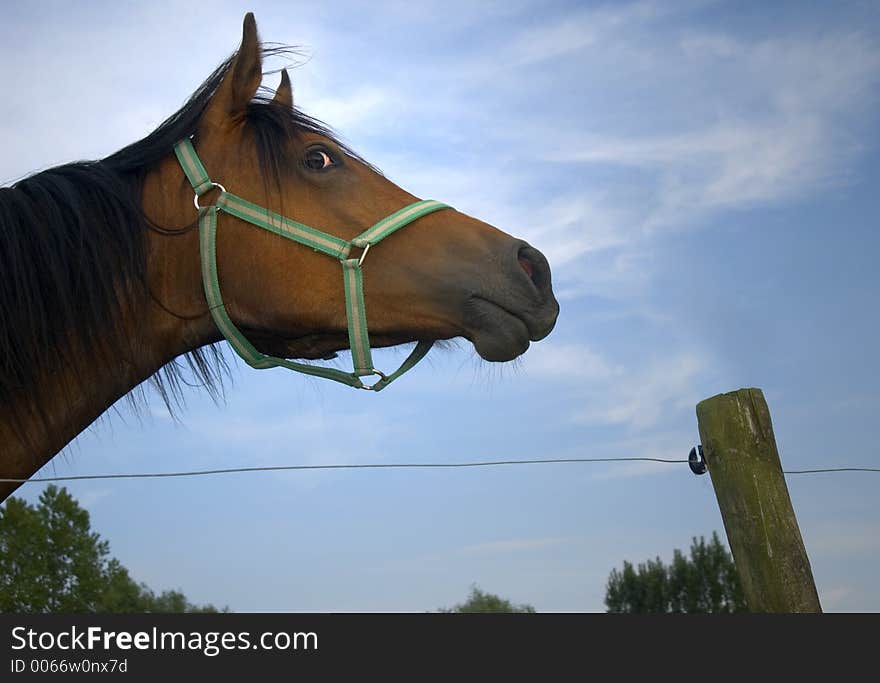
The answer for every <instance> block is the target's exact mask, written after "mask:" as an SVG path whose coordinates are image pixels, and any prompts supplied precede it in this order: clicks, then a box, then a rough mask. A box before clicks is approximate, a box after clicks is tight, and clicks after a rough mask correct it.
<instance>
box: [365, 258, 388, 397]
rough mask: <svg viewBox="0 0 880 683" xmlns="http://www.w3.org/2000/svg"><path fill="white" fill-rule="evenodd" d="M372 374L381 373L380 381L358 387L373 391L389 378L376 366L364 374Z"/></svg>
mask: <svg viewBox="0 0 880 683" xmlns="http://www.w3.org/2000/svg"><path fill="white" fill-rule="evenodd" d="M364 253H366V252H364ZM361 258H363V257H361ZM370 375H379V377H380V379H379V381H378V382H373V384H362V385H361V386H359V387H358V389H364V390H366V391H372V390H373V389H374V388H375V387H376V385H377V384H378V383H379V382H384V381H385V380H387V379H388V377H387V376H386V375H385V373H384V372H382V371H381V370H377V369H376V368H373V372H371V373H370V374H369V375H364V377H369V376H370Z"/></svg>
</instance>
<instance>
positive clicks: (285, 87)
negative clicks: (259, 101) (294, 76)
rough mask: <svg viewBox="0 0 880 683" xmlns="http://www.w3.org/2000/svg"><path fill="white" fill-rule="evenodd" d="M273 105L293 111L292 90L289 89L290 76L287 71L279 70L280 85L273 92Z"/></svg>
mask: <svg viewBox="0 0 880 683" xmlns="http://www.w3.org/2000/svg"><path fill="white" fill-rule="evenodd" d="M272 101H273V102H274V103H275V104H278V105H281V106H282V107H287V108H288V109H293V89H292V88H291V87H290V76H289V75H288V74H287V69H281V85H279V86H278V90H276V91H275V97H273V98H272Z"/></svg>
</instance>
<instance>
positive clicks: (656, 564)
mask: <svg viewBox="0 0 880 683" xmlns="http://www.w3.org/2000/svg"><path fill="white" fill-rule="evenodd" d="M605 606H606V607H607V608H608V611H609V612H626V613H647V612H689V613H709V612H745V611H747V610H748V607H747V605H746V601H745V596H744V595H743V591H742V587H741V586H740V583H739V576H738V575H737V573H736V565H734V563H733V558H732V557H731V556H730V553H728V552H727V549H726V548H725V547H724V546H723V545H722V543H721V539H719V538H718V534H717V533H713V534H712V540H711V541H709V543H706V541H705V539H704V538H703V537H702V536H701V537H700V539H699V540H697V539H696V538H694V539H693V543H692V544H691V551H690V558H688V557H685V556H684V554H683V553H682V552H681V551H680V550H675V552H674V554H673V558H672V564H671V565H669V566H668V567H667V566H666V565H664V564H663V562H662V561H661V560H660V558H659V557H658V558H657V559H655V560H648V561H647V562H644V563H641V564H639V566H638V568H637V569H636V568H634V567H633V565H632V564H631V563H629V562H626V561H625V562H624V563H623V570H622V571H618V570H617V569H613V570H612V571H611V575H610V576H609V577H608V586H607V589H606V593H605Z"/></svg>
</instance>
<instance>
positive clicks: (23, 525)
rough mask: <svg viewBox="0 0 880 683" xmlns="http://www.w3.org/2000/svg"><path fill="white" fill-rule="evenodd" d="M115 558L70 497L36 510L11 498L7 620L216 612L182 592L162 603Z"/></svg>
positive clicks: (0, 530) (2, 545)
mask: <svg viewBox="0 0 880 683" xmlns="http://www.w3.org/2000/svg"><path fill="white" fill-rule="evenodd" d="M109 554H110V548H109V544H108V543H107V541H104V540H101V537H100V536H99V535H98V534H97V533H94V532H92V530H91V524H90V522H89V513H88V511H86V510H84V509H82V508H81V507H80V506H79V504H78V503H77V502H76V500H74V498H73V497H72V496H71V495H70V494H69V493H68V492H67V489H64V488H62V489H58V488H57V487H55V486H49V487H47V488H46V490H45V491H43V493H42V495H41V496H40V500H39V503H38V504H37V505H36V506H32V505H29V504H28V503H26V502H25V501H23V500H21V499H19V498H15V497H12V498H10V499H9V500H7V501H6V504H5V506H4V507H3V508H2V509H0V612H6V613H9V612H15V613H19V614H39V613H71V612H79V613H84V612H216V611H217V610H216V608H214V607H213V606H212V605H206V606H203V607H199V606H196V605H193V604H191V603H189V602H188V601H187V600H186V597H185V596H184V595H183V594H182V593H180V592H177V591H165V592H163V593H161V594H159V595H155V594H154V593H153V592H152V591H151V590H150V589H149V588H147V587H146V586H145V585H144V584H138V583H136V582H135V581H134V580H133V579H132V578H131V576H130V575H129V573H128V570H127V569H126V568H125V567H123V566H122V565H121V564H120V563H119V561H118V560H116V559H115V558H111V557H108V556H109Z"/></svg>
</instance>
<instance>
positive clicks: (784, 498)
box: [697, 389, 822, 612]
mask: <svg viewBox="0 0 880 683" xmlns="http://www.w3.org/2000/svg"><path fill="white" fill-rule="evenodd" d="M697 423H698V425H699V429H700V439H701V441H702V444H703V455H704V457H705V459H706V465H707V467H708V469H709V475H710V477H711V478H712V486H713V487H714V488H715V496H716V497H717V498H718V507H719V508H721V517H722V519H723V520H724V528H725V530H726V531H727V540H728V542H729V543H730V549H731V552H732V553H733V559H734V561H735V562H736V567H737V571H738V572H739V576H740V580H741V582H742V586H743V591H744V592H745V597H746V601H747V602H748V605H749V609H750V610H751V611H752V612H821V611H822V607H821V605H820V604H819V595H818V593H817V592H816V584H815V583H814V582H813V572H812V570H811V569H810V560H809V558H808V557H807V551H806V549H805V548H804V542H803V539H802V538H801V532H800V529H799V528H798V523H797V518H796V517H795V514H794V509H793V508H792V506H791V498H790V497H789V495H788V487H787V486H786V484H785V475H784V474H783V473H782V465H781V464H780V462H779V452H778V451H777V449H776V438H775V437H774V436H773V425H772V424H771V422H770V410H769V409H768V408H767V402H766V401H765V400H764V394H763V393H762V392H761V390H760V389H740V390H739V391H732V392H730V393H729V394H719V395H718V396H713V397H712V398H707V399H706V400H705V401H701V402H700V403H698V404H697Z"/></svg>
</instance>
